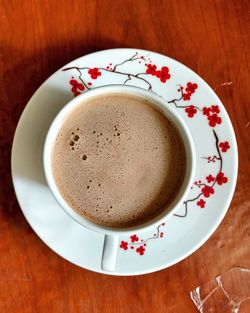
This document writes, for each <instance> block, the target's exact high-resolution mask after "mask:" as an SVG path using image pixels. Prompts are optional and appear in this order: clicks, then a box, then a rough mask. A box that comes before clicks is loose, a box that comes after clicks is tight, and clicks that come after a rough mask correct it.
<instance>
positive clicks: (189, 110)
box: [185, 105, 197, 117]
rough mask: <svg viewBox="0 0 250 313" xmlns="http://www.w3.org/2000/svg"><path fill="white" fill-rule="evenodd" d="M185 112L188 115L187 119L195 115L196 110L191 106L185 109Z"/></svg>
mask: <svg viewBox="0 0 250 313" xmlns="http://www.w3.org/2000/svg"><path fill="white" fill-rule="evenodd" d="M185 112H186V113H187V114H188V117H193V116H194V115H195V114H196V113H197V109H196V108H195V107H194V106H193V105H190V106H189V107H187V108H186V109H185Z"/></svg>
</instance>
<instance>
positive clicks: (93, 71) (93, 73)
mask: <svg viewBox="0 0 250 313" xmlns="http://www.w3.org/2000/svg"><path fill="white" fill-rule="evenodd" d="M88 73H89V75H90V77H91V78H92V79H97V78H98V76H101V75H102V73H101V72H100V71H99V69H98V68H97V67H94V68H92V69H89V70H88Z"/></svg>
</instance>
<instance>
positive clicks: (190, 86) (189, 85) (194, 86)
mask: <svg viewBox="0 0 250 313" xmlns="http://www.w3.org/2000/svg"><path fill="white" fill-rule="evenodd" d="M197 88H198V85H197V84H196V83H193V84H192V83H190V82H189V83H187V87H186V89H185V90H186V92H187V93H191V94H192V93H195V90H196V89H197Z"/></svg>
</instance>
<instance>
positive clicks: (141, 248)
mask: <svg viewBox="0 0 250 313" xmlns="http://www.w3.org/2000/svg"><path fill="white" fill-rule="evenodd" d="M136 252H137V253H139V254H140V255H143V254H144V252H145V248H144V247H143V246H140V247H139V248H137V249H136Z"/></svg>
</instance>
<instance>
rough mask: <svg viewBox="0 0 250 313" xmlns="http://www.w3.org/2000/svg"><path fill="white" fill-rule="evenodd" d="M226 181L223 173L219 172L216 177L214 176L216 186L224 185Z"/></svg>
mask: <svg viewBox="0 0 250 313" xmlns="http://www.w3.org/2000/svg"><path fill="white" fill-rule="evenodd" d="M227 181H228V178H227V177H226V176H224V173H222V172H220V173H219V174H218V175H217V176H216V182H217V184H218V185H222V184H226V183H227Z"/></svg>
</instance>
